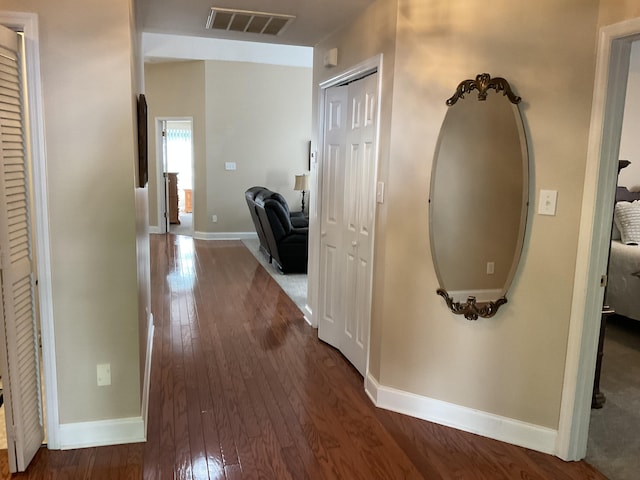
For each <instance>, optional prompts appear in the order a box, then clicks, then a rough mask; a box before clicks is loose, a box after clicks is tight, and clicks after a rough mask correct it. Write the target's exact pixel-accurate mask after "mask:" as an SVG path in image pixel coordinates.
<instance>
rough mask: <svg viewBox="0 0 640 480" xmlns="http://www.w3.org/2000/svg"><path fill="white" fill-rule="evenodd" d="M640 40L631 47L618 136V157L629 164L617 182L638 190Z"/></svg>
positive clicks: (639, 165) (639, 180)
mask: <svg viewBox="0 0 640 480" xmlns="http://www.w3.org/2000/svg"><path fill="white" fill-rule="evenodd" d="M638 135H640V41H636V42H634V43H633V46H632V47H631V61H630V64H629V81H628V84H627V97H626V100H625V107H624V119H623V121H622V136H621V138H620V158H621V159H624V160H630V161H631V165H629V166H628V167H627V168H625V169H624V170H622V172H620V177H619V181H618V184H619V185H624V186H625V187H627V188H629V190H633V191H638V190H640V143H639V142H638Z"/></svg>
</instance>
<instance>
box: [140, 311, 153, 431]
mask: <svg viewBox="0 0 640 480" xmlns="http://www.w3.org/2000/svg"><path fill="white" fill-rule="evenodd" d="M154 330H155V325H154V324H153V313H149V316H148V318H147V356H146V358H145V362H144V380H143V381H144V383H143V384H142V405H141V412H142V413H141V415H142V420H143V421H144V438H145V439H146V438H147V425H148V418H149V388H150V386H151V359H152V357H153V333H154Z"/></svg>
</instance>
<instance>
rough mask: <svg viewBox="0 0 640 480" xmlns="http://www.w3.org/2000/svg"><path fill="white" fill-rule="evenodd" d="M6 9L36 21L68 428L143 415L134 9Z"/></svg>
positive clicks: (14, 2) (120, 5) (19, 3)
mask: <svg viewBox="0 0 640 480" xmlns="http://www.w3.org/2000/svg"><path fill="white" fill-rule="evenodd" d="M1 8H2V9H6V10H10V11H26V12H36V13H37V14H38V16H39V26H40V32H39V33H40V59H41V64H40V66H41V72H42V89H43V97H44V112H45V118H44V124H45V132H46V139H45V141H46V155H47V158H46V163H47V173H48V179H47V181H48V201H49V221H50V237H51V275H52V278H51V281H52V285H53V315H54V336H55V342H56V345H55V347H56V368H57V373H58V379H57V380H58V401H59V418H60V422H61V423H71V422H81V421H91V420H99V419H108V418H120V417H132V416H139V415H140V391H139V386H140V370H139V358H138V352H139V348H138V298H137V291H138V289H137V261H136V228H135V221H136V218H135V203H134V188H133V165H134V155H135V138H134V128H133V122H134V118H135V117H134V115H135V112H134V110H133V108H132V107H133V92H132V67H131V66H132V44H131V24H130V2H129V0H115V1H113V2H107V3H105V2H98V1H94V0H91V1H88V2H87V1H78V0H61V1H58V2H54V3H52V2H48V1H44V0H3V2H2V7H1ZM98 363H111V376H112V385H111V386H107V387H98V386H97V385H96V364H98Z"/></svg>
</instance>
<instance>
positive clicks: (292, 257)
mask: <svg viewBox="0 0 640 480" xmlns="http://www.w3.org/2000/svg"><path fill="white" fill-rule="evenodd" d="M245 199H246V202H247V206H248V207H249V212H250V214H251V219H252V220H253V223H254V226H255V228H256V232H257V233H258V238H259V239H260V248H261V249H262V250H263V251H264V252H265V253H266V254H267V255H268V256H269V261H270V262H272V261H273V260H275V262H276V264H277V266H278V267H279V268H280V270H281V271H282V272H283V273H306V271H307V252H308V245H309V240H308V239H309V229H308V225H309V222H308V220H307V219H306V218H305V217H304V214H303V213H302V212H294V213H291V212H290V210H289V205H288V204H287V201H286V200H285V199H284V197H283V196H282V195H280V194H279V193H277V192H273V191H271V190H269V189H268V188H265V187H252V188H249V189H248V190H247V191H246V192H245Z"/></svg>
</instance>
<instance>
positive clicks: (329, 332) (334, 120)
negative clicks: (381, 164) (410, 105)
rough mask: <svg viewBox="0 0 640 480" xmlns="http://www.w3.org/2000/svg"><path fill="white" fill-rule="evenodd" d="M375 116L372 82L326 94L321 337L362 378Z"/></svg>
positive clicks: (374, 84)
mask: <svg viewBox="0 0 640 480" xmlns="http://www.w3.org/2000/svg"><path fill="white" fill-rule="evenodd" d="M345 90H346V92H345ZM345 107H346V108H345ZM376 109H377V74H373V75H370V76H368V77H365V78H364V79H361V80H358V81H356V82H352V83H350V84H349V85H348V86H342V87H333V88H329V89H328V90H327V92H326V103H325V113H326V117H325V118H326V123H325V132H326V133H325V142H324V147H325V148H324V151H325V152H326V154H325V158H324V162H323V165H322V171H321V174H322V177H321V178H322V207H321V212H322V213H321V227H320V230H321V240H320V245H321V247H320V258H321V261H320V265H321V268H320V272H319V274H320V279H321V281H320V285H321V288H320V299H321V301H320V312H319V313H320V314H319V318H318V336H319V338H320V339H322V340H324V341H326V342H327V343H330V344H331V345H333V346H334V347H336V348H338V349H339V350H340V351H341V352H342V353H343V354H344V355H345V357H346V358H347V359H348V360H349V361H350V362H351V363H352V364H353V365H354V366H355V367H356V368H357V369H358V371H359V372H360V373H362V374H363V375H364V374H365V372H366V362H367V355H368V344H369V323H370V316H371V274H372V272H371V255H372V253H373V250H372V242H373V238H372V235H371V232H372V229H373V222H374V212H375V195H374V193H375V189H374V182H375V165H376V163H375V162H376V134H377V131H376V128H377V125H376V119H377V110H376ZM345 110H346V111H345ZM340 114H341V115H342V116H341V115H340ZM345 117H346V118H345ZM329 246H330V247H331V252H330V253H329V251H328V247H329ZM329 256H330V257H331V269H329V267H328V257H329ZM329 272H331V277H329V276H328V275H329ZM329 299H331V300H332V301H331V302H328V300H329ZM329 305H331V308H332V309H333V310H332V311H331V313H332V315H331V319H330V320H329V319H328V318H327V308H328V306H329Z"/></svg>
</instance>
